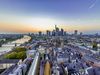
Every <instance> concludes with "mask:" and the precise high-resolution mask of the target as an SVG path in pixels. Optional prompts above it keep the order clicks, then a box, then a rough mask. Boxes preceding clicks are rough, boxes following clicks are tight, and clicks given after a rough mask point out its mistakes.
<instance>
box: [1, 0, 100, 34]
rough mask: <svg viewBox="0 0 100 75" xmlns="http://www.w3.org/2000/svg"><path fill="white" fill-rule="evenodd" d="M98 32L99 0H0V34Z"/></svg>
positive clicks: (99, 23) (99, 19) (99, 18)
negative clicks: (61, 30) (59, 30)
mask: <svg viewBox="0 0 100 75" xmlns="http://www.w3.org/2000/svg"><path fill="white" fill-rule="evenodd" d="M55 24H56V25H58V27H60V28H63V29H65V30H66V31H67V32H73V31H74V30H79V31H80V32H84V33H100V1H99V0H43V1H41V0H0V33H2V32H6V33H7V32H15V33H26V32H38V31H46V30H53V29H54V25H55Z"/></svg>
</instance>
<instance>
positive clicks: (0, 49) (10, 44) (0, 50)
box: [0, 35, 31, 55]
mask: <svg viewBox="0 0 100 75" xmlns="http://www.w3.org/2000/svg"><path fill="white" fill-rule="evenodd" d="M30 39H31V37H30V36H27V35H24V37H23V38H21V39H17V40H15V41H11V42H8V43H6V44H3V45H2V47H0V55H1V54H5V53H6V52H9V51H11V50H12V48H13V47H14V46H15V43H16V44H17V46H20V45H21V44H23V43H25V42H28V41H29V40H30Z"/></svg>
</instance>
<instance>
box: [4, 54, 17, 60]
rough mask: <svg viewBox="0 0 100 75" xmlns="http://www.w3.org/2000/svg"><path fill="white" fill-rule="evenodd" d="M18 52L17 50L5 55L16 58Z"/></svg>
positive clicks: (8, 57)
mask: <svg viewBox="0 0 100 75" xmlns="http://www.w3.org/2000/svg"><path fill="white" fill-rule="evenodd" d="M16 56H17V53H16V52H12V53H10V54H7V55H5V58H7V59H16Z"/></svg>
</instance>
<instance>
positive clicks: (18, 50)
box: [14, 47, 26, 52]
mask: <svg viewBox="0 0 100 75" xmlns="http://www.w3.org/2000/svg"><path fill="white" fill-rule="evenodd" d="M14 51H15V52H21V51H26V48H24V47H16V48H15V49H14Z"/></svg>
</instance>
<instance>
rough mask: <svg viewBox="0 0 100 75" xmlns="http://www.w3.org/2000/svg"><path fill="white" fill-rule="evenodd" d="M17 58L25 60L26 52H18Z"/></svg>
mask: <svg viewBox="0 0 100 75" xmlns="http://www.w3.org/2000/svg"><path fill="white" fill-rule="evenodd" d="M16 58H17V59H25V58H26V52H25V51H22V52H18V53H17V57H16Z"/></svg>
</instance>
